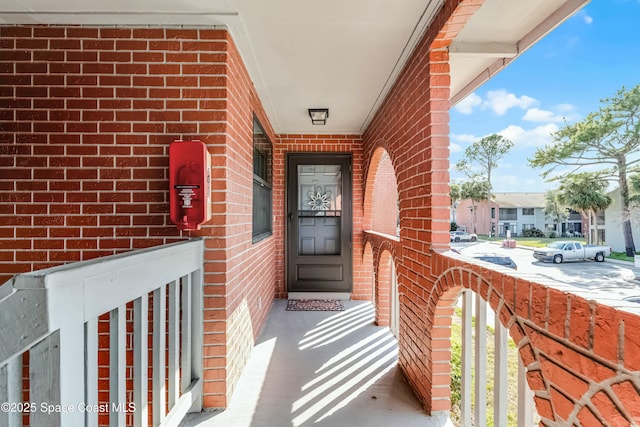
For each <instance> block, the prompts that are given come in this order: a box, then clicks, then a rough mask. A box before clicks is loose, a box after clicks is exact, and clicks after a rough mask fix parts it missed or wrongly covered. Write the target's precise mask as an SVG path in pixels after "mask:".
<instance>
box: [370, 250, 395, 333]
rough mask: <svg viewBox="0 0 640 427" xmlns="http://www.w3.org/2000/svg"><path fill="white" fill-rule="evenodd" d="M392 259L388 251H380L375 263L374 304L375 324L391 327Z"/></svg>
mask: <svg viewBox="0 0 640 427" xmlns="http://www.w3.org/2000/svg"><path fill="white" fill-rule="evenodd" d="M394 270H395V269H394V266H393V257H392V255H391V252H390V251H389V250H388V249H384V250H381V251H380V254H379V256H378V260H377V263H376V270H375V271H376V276H375V277H376V280H375V288H374V289H375V302H376V324H377V325H378V326H391V286H392V284H393V283H394V280H393V277H392V274H394Z"/></svg>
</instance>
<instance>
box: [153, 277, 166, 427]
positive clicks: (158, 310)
mask: <svg viewBox="0 0 640 427" xmlns="http://www.w3.org/2000/svg"><path fill="white" fill-rule="evenodd" d="M166 321H167V288H166V285H162V286H161V287H160V288H158V289H156V290H154V291H153V425H154V426H157V425H159V424H160V423H161V422H162V421H163V420H164V418H165V416H166V409H165V406H166V396H165V393H166V386H165V369H166V361H165V352H166V349H167V345H166V333H167V328H166Z"/></svg>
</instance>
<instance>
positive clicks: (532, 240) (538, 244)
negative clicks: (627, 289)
mask: <svg viewBox="0 0 640 427" xmlns="http://www.w3.org/2000/svg"><path fill="white" fill-rule="evenodd" d="M478 237H479V238H481V239H482V240H486V241H488V242H500V241H502V240H504V238H503V237H492V238H489V236H487V235H481V236H478ZM513 240H515V241H516V242H518V246H531V247H534V248H544V247H545V246H547V245H548V244H549V243H552V242H557V241H560V240H563V241H565V240H573V241H575V242H580V243H582V244H583V245H585V244H586V242H585V240H584V239H583V238H580V237H562V238H553V239H552V238H548V237H514V238H513ZM637 254H638V255H640V252H637ZM611 258H613V259H617V260H620V261H629V262H633V257H628V256H627V255H626V254H625V253H624V252H613V253H611Z"/></svg>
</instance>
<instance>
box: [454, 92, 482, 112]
mask: <svg viewBox="0 0 640 427" xmlns="http://www.w3.org/2000/svg"><path fill="white" fill-rule="evenodd" d="M480 104H482V98H480V97H479V96H478V95H476V94H475V93H471V94H469V95H468V96H467V97H466V98H464V99H463V100H462V101H460V102H458V103H457V104H456V106H455V107H454V108H455V109H456V110H458V112H460V113H462V114H471V113H473V108H474V107H477V106H478V105H480Z"/></svg>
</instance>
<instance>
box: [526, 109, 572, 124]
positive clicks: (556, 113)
mask: <svg viewBox="0 0 640 427" xmlns="http://www.w3.org/2000/svg"><path fill="white" fill-rule="evenodd" d="M575 110H576V109H575V107H574V106H573V105H571V104H558V105H555V106H553V107H551V110H541V109H539V108H529V109H528V110H527V112H526V113H525V115H524V116H523V117H522V120H526V121H529V122H537V123H563V122H565V121H568V122H573V121H575V120H578V119H579V118H580V116H579V115H578V114H577V113H576V111H575Z"/></svg>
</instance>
